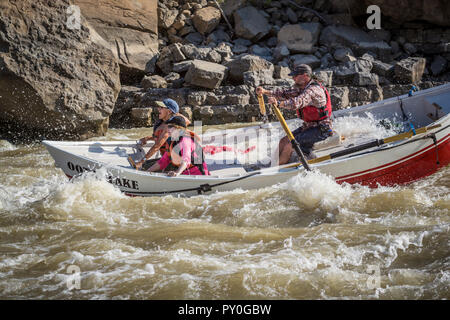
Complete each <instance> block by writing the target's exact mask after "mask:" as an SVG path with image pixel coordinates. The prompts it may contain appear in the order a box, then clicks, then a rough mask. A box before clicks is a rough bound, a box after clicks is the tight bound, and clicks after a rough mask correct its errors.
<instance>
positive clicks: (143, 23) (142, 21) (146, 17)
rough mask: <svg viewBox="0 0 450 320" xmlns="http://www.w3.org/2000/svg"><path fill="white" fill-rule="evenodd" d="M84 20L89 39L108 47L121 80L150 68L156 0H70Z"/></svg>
mask: <svg viewBox="0 0 450 320" xmlns="http://www.w3.org/2000/svg"><path fill="white" fill-rule="evenodd" d="M73 3H74V4H76V5H78V6H79V7H80V9H81V14H82V15H83V16H84V17H85V18H86V19H87V20H88V22H89V28H91V29H92V30H91V39H92V40H93V41H94V42H95V43H97V44H99V45H102V46H104V47H106V48H108V49H109V50H111V51H112V52H113V54H114V56H115V57H116V58H117V59H118V61H119V65H120V77H121V82H122V84H124V83H135V82H137V81H139V80H140V79H141V78H142V77H143V76H144V75H145V74H146V73H152V72H153V71H154V67H155V62H156V57H157V54H158V46H159V45H158V14H157V1H156V0H73Z"/></svg>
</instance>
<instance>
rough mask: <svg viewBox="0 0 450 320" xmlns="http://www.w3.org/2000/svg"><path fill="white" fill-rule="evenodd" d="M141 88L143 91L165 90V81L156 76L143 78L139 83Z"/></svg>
mask: <svg viewBox="0 0 450 320" xmlns="http://www.w3.org/2000/svg"><path fill="white" fill-rule="evenodd" d="M141 86H142V88H144V90H147V89H150V88H167V81H166V80H165V79H164V78H163V77H161V76H158V75H156V74H155V75H153V76H145V77H144V78H143V79H142V81H141Z"/></svg>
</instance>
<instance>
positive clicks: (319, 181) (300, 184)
mask: <svg viewBox="0 0 450 320" xmlns="http://www.w3.org/2000/svg"><path fill="white" fill-rule="evenodd" d="M279 187H280V188H281V189H287V190H290V191H292V192H293V193H294V194H295V196H296V200H297V201H298V203H299V204H301V205H302V206H305V207H306V208H309V209H312V208H317V207H323V208H325V209H333V208H337V207H339V206H340V205H342V204H343V203H344V202H345V201H346V200H348V199H349V197H350V196H351V195H352V193H353V191H352V189H351V187H350V186H349V185H347V184H342V185H340V184H338V183H337V182H336V181H335V180H334V178H333V177H331V176H328V175H326V174H323V173H321V172H319V171H316V170H313V171H311V172H305V173H301V174H298V175H297V176H295V177H292V178H291V179H289V181H287V182H285V183H283V184H281V185H280V186H279Z"/></svg>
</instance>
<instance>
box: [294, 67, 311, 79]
mask: <svg viewBox="0 0 450 320" xmlns="http://www.w3.org/2000/svg"><path fill="white" fill-rule="evenodd" d="M299 74H307V75H309V76H311V75H312V69H311V67H310V66H308V65H307V64H299V65H298V66H295V67H294V70H292V72H291V73H289V76H291V77H292V76H296V75H299Z"/></svg>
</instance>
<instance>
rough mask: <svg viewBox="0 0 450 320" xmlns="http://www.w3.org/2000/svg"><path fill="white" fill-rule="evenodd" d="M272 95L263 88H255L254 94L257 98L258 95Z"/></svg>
mask: <svg viewBox="0 0 450 320" xmlns="http://www.w3.org/2000/svg"><path fill="white" fill-rule="evenodd" d="M271 93H272V91H270V90H266V89H264V88H263V87H257V88H256V94H257V95H258V96H259V95H262V94H265V95H270V94H271Z"/></svg>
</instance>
